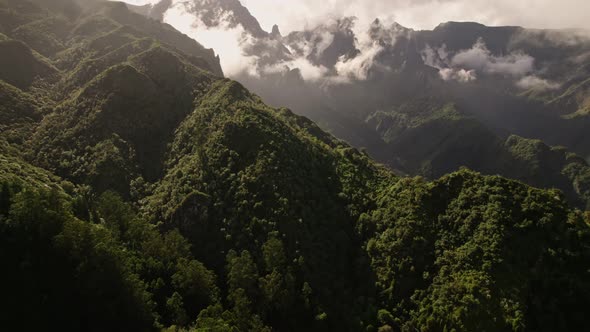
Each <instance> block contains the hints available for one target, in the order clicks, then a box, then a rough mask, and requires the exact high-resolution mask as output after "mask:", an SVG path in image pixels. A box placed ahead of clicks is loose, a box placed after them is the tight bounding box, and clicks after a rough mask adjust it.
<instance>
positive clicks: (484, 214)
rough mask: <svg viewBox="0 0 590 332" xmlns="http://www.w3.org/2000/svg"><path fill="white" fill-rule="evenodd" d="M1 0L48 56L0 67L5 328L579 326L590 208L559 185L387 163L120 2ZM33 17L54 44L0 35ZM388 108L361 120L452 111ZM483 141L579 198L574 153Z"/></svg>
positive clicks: (433, 119)
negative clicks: (409, 173)
mask: <svg viewBox="0 0 590 332" xmlns="http://www.w3.org/2000/svg"><path fill="white" fill-rule="evenodd" d="M0 3H1V4H2V6H3V7H0V8H2V11H1V14H2V15H4V16H3V18H7V20H3V21H1V22H3V23H2V27H3V30H2V31H4V32H6V33H5V34H6V36H7V37H6V39H8V41H9V42H14V43H18V44H19V45H20V46H19V47H21V48H22V49H24V50H25V51H26V52H25V53H26V54H30V55H31V56H32V58H28V59H29V60H31V59H33V60H34V61H39V62H40V63H44V64H47V66H48V67H47V68H52V70H53V71H52V72H51V75H49V76H44V74H43V73H40V72H35V73H34V75H32V76H31V77H32V80H31V81H30V82H28V83H27V84H26V85H21V86H15V85H14V84H13V83H14V82H11V81H8V80H7V79H5V78H3V77H0V119H1V120H2V122H1V123H0V258H1V259H2V262H3V263H4V267H5V268H4V270H3V271H4V273H2V274H1V275H0V285H1V286H0V290H1V291H2V294H4V296H5V297H6V299H7V301H4V302H3V305H2V307H1V308H0V309H1V310H2V312H3V313H4V314H5V318H6V319H4V320H3V326H4V327H5V328H7V329H10V330H26V331H33V330H40V329H51V330H54V329H55V330H64V331H80V330H83V331H105V330H115V331H119V330H121V331H130V330H133V331H228V332H229V331H256V332H258V331H415V330H419V331H445V330H446V331H449V330H454V331H474V330H478V331H555V330H583V329H584V326H585V320H586V317H587V315H588V312H587V311H588V309H587V308H590V283H589V280H590V275H589V273H590V272H589V271H590V265H589V262H590V249H589V248H590V216H588V215H587V214H584V213H583V212H581V211H579V210H575V209H573V208H571V207H570V205H568V203H567V200H566V198H565V196H564V194H562V193H561V192H560V191H557V190H543V189H535V188H532V187H529V186H527V185H525V184H523V183H521V182H516V181H512V180H507V179H505V178H502V177H499V176H492V177H490V176H484V175H481V174H479V173H476V172H473V171H469V170H466V169H464V170H461V171H459V172H456V173H453V174H450V175H445V176H443V177H442V178H441V179H439V180H437V181H434V182H428V181H427V180H425V179H423V178H401V177H398V176H396V175H395V174H393V173H392V172H391V171H390V170H389V169H387V168H386V167H385V166H382V165H379V164H377V163H375V162H374V161H372V160H371V159H370V158H369V157H368V155H367V154H366V153H363V152H359V151H358V150H356V149H355V148H352V147H350V146H349V145H347V144H346V143H344V142H343V141H340V140H338V139H336V138H335V137H333V136H332V135H330V134H328V133H326V132H324V131H322V130H321V129H320V127H318V126H317V125H316V124H314V123H313V122H312V121H310V120H309V119H307V118H305V117H302V116H298V115H295V114H294V113H293V112H291V111H290V110H288V109H285V108H273V107H270V106H267V105H266V104H265V103H264V102H263V101H262V99H261V98H260V97H258V96H256V95H254V94H252V93H251V92H249V91H248V90H247V89H246V88H245V87H244V86H242V85H241V84H240V83H237V82H235V81H232V80H230V79H226V78H223V77H221V75H220V74H221V71H220V70H218V69H219V68H218V62H217V60H216V59H215V57H213V53H212V51H208V50H204V49H202V48H199V46H198V44H196V43H195V42H191V44H186V45H184V46H182V45H179V44H178V43H181V44H182V40H184V39H185V38H186V37H184V36H182V35H181V34H179V33H177V32H175V31H174V30H173V29H171V28H170V27H169V26H166V25H163V24H161V23H158V22H156V21H154V20H151V19H148V18H144V17H142V16H140V15H138V14H134V13H132V12H131V11H129V10H128V9H127V7H126V6H124V5H122V4H120V3H103V2H101V1H96V2H94V3H91V4H89V3H86V4H84V3H82V2H80V5H79V7H70V6H65V5H71V6H74V5H75V3H74V2H72V1H70V0H60V1H57V0H53V1H51V2H47V3H44V2H43V1H41V0H39V1H32V2H31V1H25V0H22V1H9V0H0ZM228 3H229V4H231V3H232V2H231V1H228ZM86 6H90V7H86ZM66 8H70V9H71V8H79V11H73V12H72V11H64V9H66ZM40 13H42V14H40ZM38 19H43V20H54V21H60V20H63V21H64V22H65V25H63V26H67V27H69V28H68V29H69V30H68V33H67V34H64V35H66V36H67V37H65V39H64V40H63V41H60V42H59V43H56V44H54V46H55V47H57V46H59V45H60V44H61V46H59V47H63V49H61V50H59V51H57V52H55V53H54V54H52V52H53V51H51V52H50V51H49V50H50V48H48V49H45V50H39V51H33V50H32V48H33V47H34V46H32V45H31V44H32V43H31V44H29V43H27V42H26V41H24V40H19V39H18V36H19V35H17V34H14V33H13V31H16V30H18V29H19V28H20V27H21V26H23V25H27V29H28V27H29V26H36V27H40V26H44V27H47V28H48V29H51V28H50V27H49V26H51V25H42V24H40V25H37V24H32V25H30V24H31V22H35V21H36V20H38ZM4 22H8V23H4ZM7 30H8V31H7ZM32 31H35V30H34V29H33V30H32ZM4 32H3V33H4ZM41 33H42V31H38V32H30V33H27V34H26V39H29V40H34V39H35V37H37V38H39V39H41V38H43V37H44V36H41ZM36 34H39V36H36ZM45 35H51V34H50V33H47V34H45ZM23 36H24V35H23ZM23 38H25V37H23ZM180 46H182V47H180ZM41 51H43V52H45V53H42V52H41ZM41 54H45V55H44V56H43V55H41ZM29 60H27V61H29ZM35 63H36V62H35ZM25 73H28V72H26V71H25ZM398 111H399V113H398V114H397V115H395V114H393V113H387V112H383V113H379V114H375V115H374V117H373V118H371V119H370V120H369V121H368V123H373V124H374V123H380V124H383V123H387V126H380V128H381V129H382V130H381V129H379V134H380V135H382V136H383V137H384V140H385V139H386V140H388V141H389V142H390V143H391V144H395V142H397V140H399V139H400V137H402V138H403V137H404V135H407V136H405V137H412V136H413V135H414V134H412V131H413V130H415V128H419V127H421V126H423V125H424V124H425V123H433V124H436V123H438V121H441V122H442V123H447V122H453V121H459V122H460V123H462V124H465V123H470V121H471V120H470V119H469V118H468V117H464V116H463V115H462V114H460V112H459V111H457V110H456V109H454V108H453V107H450V106H449V107H448V108H447V109H446V112H444V113H442V114H441V115H438V114H433V113H429V112H423V113H421V115H420V116H416V117H405V116H404V115H403V110H398ZM373 121H375V122H373ZM473 123H477V122H473ZM433 127H435V125H433ZM474 127H476V125H474ZM392 128H393V129H392ZM429 128H432V127H429ZM443 132H444V131H443ZM441 136H444V135H441ZM475 136H476V135H475V134H474V135H473V136H468V137H467V138H464V137H462V136H460V135H458V136H455V137H452V138H453V139H454V140H457V141H461V140H465V139H470V138H472V137H475ZM491 137H495V136H493V135H491ZM407 139H409V138H407ZM503 151H510V153H512V154H513V155H514V156H520V159H519V160H520V161H521V162H522V163H523V164H524V165H527V167H530V168H531V169H532V170H533V171H537V170H538V169H545V168H544V166H543V165H544V164H545V163H549V164H550V165H551V167H553V168H555V169H559V170H560V171H561V172H562V173H563V174H564V176H565V177H566V178H567V179H568V180H570V181H571V183H575V186H574V187H575V188H576V190H578V191H579V193H580V195H582V193H585V194H584V195H587V193H588V190H587V189H588V188H587V185H586V184H585V183H587V181H586V180H587V165H586V166H585V164H584V162H583V161H582V160H580V159H579V158H576V157H575V156H573V155H571V154H567V153H565V152H564V151H563V150H560V149H550V148H548V147H546V146H544V145H542V143H540V142H536V141H527V140H521V139H519V138H511V139H510V140H509V141H508V142H507V143H506V147H504V150H503ZM431 155H432V156H433V160H435V162H432V164H433V165H438V163H437V162H436V153H435V154H431ZM562 165H563V166H562ZM537 166H538V167H537ZM441 168H442V166H441ZM553 168H552V169H553ZM527 173H528V172H527ZM551 174H553V173H551ZM542 175H544V174H542ZM576 186H577V187H576Z"/></svg>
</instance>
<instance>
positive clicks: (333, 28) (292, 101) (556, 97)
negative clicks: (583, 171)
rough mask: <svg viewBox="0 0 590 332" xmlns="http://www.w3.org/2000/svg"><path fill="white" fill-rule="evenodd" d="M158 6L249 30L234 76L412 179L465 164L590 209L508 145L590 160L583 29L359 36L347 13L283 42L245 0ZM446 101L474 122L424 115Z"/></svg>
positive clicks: (202, 23) (588, 50)
mask: <svg viewBox="0 0 590 332" xmlns="http://www.w3.org/2000/svg"><path fill="white" fill-rule="evenodd" d="M215 8H217V10H216V9H215ZM148 9H149V10H148ZM148 9H146V8H144V14H146V12H145V10H147V12H148V13H149V12H151V13H152V14H153V13H154V11H157V12H158V13H159V14H158V15H157V16H158V17H159V19H163V18H164V16H163V14H165V13H166V12H167V11H168V10H171V9H174V11H175V12H176V11H179V10H180V11H181V12H185V13H186V17H187V18H188V17H191V15H192V16H194V17H195V22H196V23H197V25H198V26H199V28H201V29H208V28H213V29H225V28H227V29H230V28H231V29H243V31H244V36H242V37H243V38H241V39H240V41H235V43H237V44H238V45H237V46H239V47H241V49H242V52H243V54H244V56H246V57H247V58H245V59H244V63H248V65H247V66H246V68H244V70H243V72H241V73H237V74H234V77H233V78H235V79H237V80H238V81H240V82H242V83H243V84H244V85H245V86H246V87H247V88H249V89H251V90H252V91H254V92H256V93H258V94H259V95H260V96H261V97H262V98H263V99H264V100H265V101H266V102H268V103H269V104H271V105H275V106H287V107H290V108H291V109H293V110H294V111H295V112H296V113H297V114H301V115H304V116H307V117H310V118H311V119H312V120H314V121H316V122H317V123H318V124H319V125H320V126H321V127H322V129H324V130H327V131H329V132H330V133H332V134H334V135H336V136H337V137H338V138H341V139H343V140H345V141H347V142H348V143H350V144H351V145H353V146H355V147H357V148H364V149H366V151H367V152H368V153H369V154H370V155H371V156H372V157H373V158H375V159H377V160H378V161H380V162H382V163H384V164H387V165H388V166H389V167H391V168H393V169H396V170H399V171H401V172H402V173H405V174H413V175H423V176H427V177H429V178H433V179H434V178H437V177H439V176H441V175H443V174H446V173H448V172H450V171H456V170H458V169H459V168H460V167H461V166H467V167H470V168H473V169H475V170H477V171H481V172H484V173H486V174H501V175H504V176H508V177H516V178H517V179H518V180H521V181H525V182H527V183H528V184H531V185H535V186H540V185H541V186H543V187H546V188H553V187H556V188H559V189H561V190H564V191H566V192H570V194H568V199H570V201H571V202H572V203H574V204H576V205H577V206H579V207H585V206H586V205H587V204H588V201H587V199H586V198H585V197H584V195H580V194H577V193H575V191H573V190H571V188H572V186H575V185H574V184H573V182H572V181H565V180H562V179H561V177H562V175H561V169H560V168H559V169H558V168H552V167H548V168H547V169H544V170H543V171H542V173H543V174H545V176H543V177H540V176H539V175H538V174H539V173H535V172H529V173H527V171H530V169H529V168H527V167H526V166H523V168H522V169H520V170H516V171H513V170H512V169H511V168H510V167H509V165H510V164H512V158H513V157H512V156H511V152H510V151H509V149H507V148H506V147H505V146H504V142H505V141H506V140H507V139H508V138H509V137H510V136H511V135H517V136H520V137H523V138H527V139H540V140H542V141H543V142H544V144H546V145H549V146H555V147H558V146H563V147H566V148H567V149H568V150H569V151H570V152H572V153H576V154H578V155H579V156H580V157H581V158H583V159H586V160H587V161H588V156H589V155H590V150H588V147H589V146H590V144H588V143H589V142H590V136H588V132H589V131H588V128H589V127H590V122H589V121H590V120H589V119H590V118H589V117H588V116H587V113H588V112H587V108H588V107H587V106H588V104H589V103H588V100H590V99H589V98H588V89H587V84H586V83H587V82H588V77H589V75H590V72H589V71H588V59H590V58H589V57H588V54H590V41H589V39H588V38H587V34H586V33H584V32H583V31H576V30H536V29H526V28H522V27H488V26H484V25H482V24H478V23H473V22H447V23H443V24H440V25H439V26H438V27H436V28H435V29H433V30H431V31H428V30H424V31H415V30H412V29H408V28H405V27H403V26H401V25H399V24H397V23H391V24H390V23H386V22H383V21H381V20H378V19H377V20H375V21H374V22H372V24H370V25H369V28H368V29H367V31H361V30H360V29H359V28H358V26H360V25H361V24H359V22H356V21H355V19H354V18H350V17H343V18H334V19H330V20H326V21H325V22H323V23H321V24H319V25H317V26H310V27H306V28H305V29H304V30H302V31H294V32H291V33H289V34H288V35H286V36H282V35H281V34H280V32H279V31H278V27H276V29H273V33H271V34H268V33H266V32H264V31H262V30H261V29H260V26H259V24H258V23H257V21H256V19H255V18H254V17H252V15H250V13H247V9H245V8H244V7H243V6H242V5H241V4H240V3H239V2H238V1H233V0H232V1H200V0H194V1H189V2H182V4H181V3H180V2H174V1H162V2H160V3H158V4H157V5H154V6H153V7H150V8H148ZM152 17H154V16H153V15H152ZM171 23H172V22H171ZM278 23H280V22H278ZM197 37H198V36H197ZM229 42H234V41H229ZM253 72H255V73H256V74H255V75H252V73H253ZM424 100H436V102H435V104H436V105H438V106H437V107H438V108H437V109H434V110H432V109H431V108H432V105H429V104H433V103H432V102H426V103H425V102H424ZM447 104H453V105H455V107H456V108H457V109H459V110H460V112H461V114H462V117H465V119H466V120H465V121H463V120H461V121H441V120H440V119H436V120H432V119H423V118H422V116H423V113H425V112H434V113H436V112H439V111H440V110H442V109H443V108H444V105H447ZM441 113H444V111H441ZM377 114H380V115H383V114H390V115H392V116H393V117H403V118H407V119H408V121H410V122H417V123H419V125H417V126H415V127H413V128H412V130H411V131H408V132H406V133H405V134H403V135H402V134H401V133H400V132H399V130H400V129H399V128H398V127H396V126H398V125H399V124H394V126H393V127H391V128H386V125H387V123H391V121H390V120H385V121H377V122H379V123H378V124H375V123H373V122H374V121H375V115H377ZM367 119H369V120H371V121H373V122H370V123H368V125H367V123H366V122H367ZM381 120H384V118H382V119H381ZM431 120H432V121H431ZM394 122H395V121H394ZM386 132H387V134H386V137H383V134H384V133H386ZM394 133H397V134H400V135H402V136H400V137H392V135H393V134H394ZM435 150H436V151H435ZM498 154H499V155H500V158H499V159H500V160H499V161H496V160H495V159H497V158H496V156H497V155H498ZM544 165H545V164H544ZM541 167H545V166H541ZM548 179H549V180H550V181H548Z"/></svg>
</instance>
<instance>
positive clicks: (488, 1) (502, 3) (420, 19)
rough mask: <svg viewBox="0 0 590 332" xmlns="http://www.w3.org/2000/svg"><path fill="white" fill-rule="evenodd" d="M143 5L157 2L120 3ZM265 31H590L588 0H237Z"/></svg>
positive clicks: (128, 0) (136, 1) (589, 5)
mask: <svg viewBox="0 0 590 332" xmlns="http://www.w3.org/2000/svg"><path fill="white" fill-rule="evenodd" d="M125 1H126V2H128V3H135V4H145V3H154V2H158V0H125ZM241 2H242V4H243V5H244V6H246V7H247V8H248V9H249V10H250V12H251V13H252V14H253V15H254V16H255V17H256V18H257V19H258V20H259V21H260V24H261V25H262V27H263V29H265V30H267V31H270V30H271V28H272V26H273V24H277V25H278V26H279V28H280V29H281V32H283V34H285V33H288V32H290V31H294V30H300V29H301V28H303V27H306V26H314V25H317V24H318V23H320V22H322V21H324V20H325V19H326V18H330V17H342V16H356V17H358V18H359V21H360V22H367V21H369V22H370V21H372V20H374V19H375V18H382V19H388V20H395V21H397V22H398V23H400V24H402V25H404V26H406V27H409V28H413V29H433V28H434V27H436V26H437V25H438V24H439V23H441V22H447V21H476V22H480V23H483V24H486V25H520V26H524V27H528V28H585V29H590V19H589V16H588V13H590V0H241Z"/></svg>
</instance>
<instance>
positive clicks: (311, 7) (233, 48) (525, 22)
mask: <svg viewBox="0 0 590 332" xmlns="http://www.w3.org/2000/svg"><path fill="white" fill-rule="evenodd" d="M124 1H126V2H128V3H132V4H137V5H143V4H148V3H152V4H153V3H157V2H159V1H160V0H124ZM193 1H194V0H174V2H173V6H172V7H171V8H170V9H168V10H167V11H166V12H165V13H164V17H163V19H164V22H166V23H169V24H171V25H172V26H174V27H175V28H176V29H178V30H179V31H181V32H183V33H185V34H187V35H189V36H190V37H192V38H194V39H195V40H197V41H198V42H200V43H201V44H202V45H204V46H205V47H207V48H213V49H214V50H215V52H216V53H217V54H219V55H220V60H221V66H222V68H223V71H224V73H225V74H226V75H227V76H228V77H232V78H235V77H238V76H240V75H243V74H248V75H250V76H259V75H261V73H263V74H268V73H276V72H277V71H278V72H281V71H284V70H285V69H287V70H288V69H293V68H298V69H299V70H300V72H301V75H302V78H303V79H305V80H306V81H322V82H330V83H333V84H347V83H349V82H351V81H354V80H364V79H366V78H367V73H368V69H369V68H372V67H373V66H374V65H375V64H376V63H375V59H376V58H377V56H378V55H379V54H380V53H381V52H382V51H383V47H382V45H379V44H375V42H374V41H373V40H372V39H370V38H368V37H369V35H368V33H367V32H368V31H369V25H370V24H371V22H373V21H374V20H375V19H376V18H379V19H380V20H381V22H383V23H384V24H386V25H388V24H390V23H392V22H397V23H400V24H401V25H403V26H406V27H408V28H413V29H416V30H420V29H433V28H435V27H436V26H437V25H438V24H440V23H443V22H448V21H474V22H479V23H483V24H486V25H492V26H493V25H519V26H524V27H528V28H583V29H590V20H589V19H587V18H588V13H589V12H590V0H560V1H557V0H240V1H241V2H242V4H243V5H244V6H246V7H247V8H248V9H249V10H250V12H251V13H252V15H253V16H254V17H256V18H257V19H258V21H259V22H260V24H261V25H262V28H263V29H264V30H266V31H271V29H272V26H273V25H274V24H277V25H278V26H279V28H280V30H281V32H282V34H283V35H286V34H288V33H289V32H291V31H301V30H303V29H306V28H310V29H311V28H314V27H316V26H318V25H319V24H326V22H331V21H332V22H333V20H331V19H339V18H342V17H350V16H355V17H357V20H356V21H355V24H354V26H353V30H354V33H355V37H356V45H355V47H357V49H358V50H359V51H360V52H359V55H358V56H357V57H355V58H352V59H348V58H342V59H339V61H338V63H337V64H336V65H335V70H336V74H334V72H331V71H330V70H329V69H328V68H325V67H323V66H321V65H315V64H312V63H311V62H310V61H309V59H308V55H309V53H306V54H303V55H298V56H297V57H294V58H293V59H291V60H285V61H283V62H280V63H276V64H272V65H267V64H262V63H261V62H260V61H259V60H260V58H259V57H257V56H256V55H247V52H245V51H244V50H245V49H247V47H248V45H250V44H251V42H252V41H253V40H252V39H251V38H252V36H251V35H249V34H247V33H244V28H243V27H242V26H241V25H239V26H230V25H229V24H228V23H227V22H228V20H222V22H225V23H220V24H219V26H215V27H210V26H207V25H205V24H204V23H203V22H202V21H201V18H200V17H198V16H195V15H194V14H191V13H190V12H191V11H192V10H191V7H192V4H193V3H194V2H193ZM199 1H212V0H199ZM193 10H194V9H193ZM328 37H330V35H328V36H327V37H324V36H322V39H321V40H326V41H327V42H328V43H327V44H326V46H327V45H329V43H330V42H331V40H332V39H330V38H328ZM365 37H367V38H365ZM300 46H302V48H303V49H307V50H308V51H314V52H320V51H318V50H317V49H315V48H312V47H305V45H300ZM437 54H438V55H441V54H446V51H445V50H442V49H425V50H424V51H423V53H422V55H423V58H424V60H425V61H426V63H427V64H429V65H430V66H432V67H435V68H438V69H439V73H440V75H441V77H442V78H443V79H444V80H447V81H448V80H455V81H459V82H464V83H467V82H471V81H474V80H477V79H478V74H482V73H484V74H501V75H508V76H511V77H513V78H514V80H515V84H516V85H517V86H519V87H521V88H526V87H530V86H537V87H542V88H543V89H555V88H557V87H558V86H559V85H558V84H557V83H556V82H550V81H547V80H543V79H542V78H540V77H538V76H536V75H537V74H538V73H537V72H536V71H535V59H534V58H532V57H531V56H528V55H526V54H519V53H515V54H507V55H505V56H502V57H497V56H493V55H492V54H491V53H490V51H489V50H488V49H487V47H486V45H485V43H483V42H478V43H476V44H474V45H473V47H472V48H471V49H467V50H463V51H461V52H460V53H458V54H455V55H453V57H448V56H447V55H445V56H442V57H441V56H438V57H437V56H435V55H437ZM386 69H387V68H386Z"/></svg>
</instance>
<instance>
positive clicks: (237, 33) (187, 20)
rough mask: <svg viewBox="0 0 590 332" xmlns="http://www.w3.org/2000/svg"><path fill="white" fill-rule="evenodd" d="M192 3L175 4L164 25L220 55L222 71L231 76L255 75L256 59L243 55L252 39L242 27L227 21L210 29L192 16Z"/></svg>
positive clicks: (168, 11)
mask: <svg viewBox="0 0 590 332" xmlns="http://www.w3.org/2000/svg"><path fill="white" fill-rule="evenodd" d="M190 6H191V3H190V2H185V1H176V2H175V3H174V5H173V6H172V8H170V9H169V10H167V11H166V13H165V14H164V22H166V23H169V24H171V25H173V26H174V27H175V28H176V29H178V30H179V31H181V32H183V33H185V34H187V35H189V36H190V37H191V38H193V39H195V40H197V41H198V42H199V43H201V44H202V45H203V46H205V47H207V48H212V49H213V50H215V52H216V53H217V54H220V55H221V56H220V60H221V67H222V68H223V71H224V73H225V74H226V75H228V76H234V75H238V74H241V73H243V72H248V74H250V75H256V74H257V73H256V70H255V69H256V61H257V58H255V57H249V56H246V55H245V54H244V51H243V50H244V48H245V45H247V44H248V43H249V42H250V40H251V37H250V35H249V34H247V33H245V31H244V28H243V27H242V26H241V25H238V26H235V27H229V25H228V24H227V23H225V22H226V20H221V24H220V25H219V26H216V27H207V26H206V25H205V24H204V23H203V22H202V21H201V20H200V19H199V18H198V17H197V16H196V15H194V14H192V13H190V12H191V10H190Z"/></svg>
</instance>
